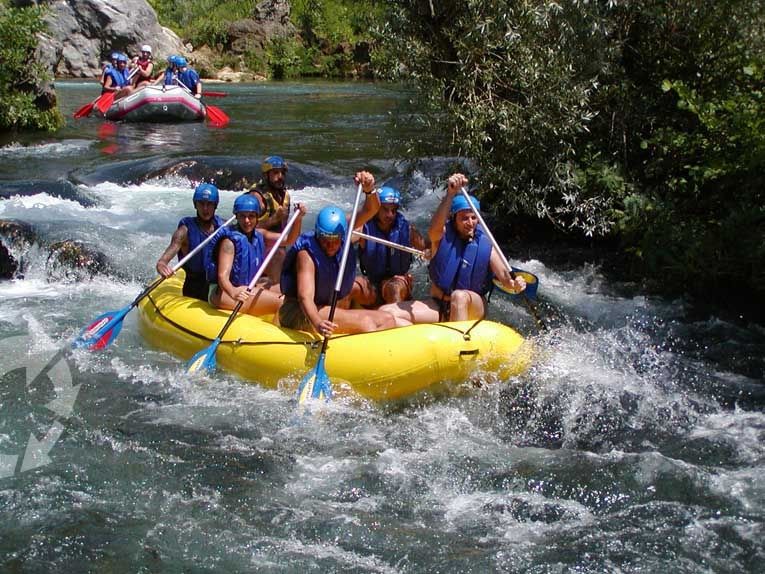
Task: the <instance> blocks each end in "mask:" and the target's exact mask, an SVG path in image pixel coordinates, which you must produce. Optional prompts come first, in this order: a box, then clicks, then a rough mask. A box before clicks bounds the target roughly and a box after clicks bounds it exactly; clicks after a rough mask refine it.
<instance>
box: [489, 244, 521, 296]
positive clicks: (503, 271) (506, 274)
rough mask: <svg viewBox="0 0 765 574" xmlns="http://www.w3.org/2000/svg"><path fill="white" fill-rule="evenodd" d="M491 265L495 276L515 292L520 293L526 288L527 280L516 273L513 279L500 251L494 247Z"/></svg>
mask: <svg viewBox="0 0 765 574" xmlns="http://www.w3.org/2000/svg"><path fill="white" fill-rule="evenodd" d="M489 267H490V268H491V272H492V273H493V274H494V276H495V277H496V278H497V279H499V280H500V282H501V283H502V285H503V286H504V287H506V288H507V289H509V290H510V291H513V292H514V293H520V292H521V291H523V290H524V289H525V288H526V281H524V279H523V277H521V276H520V275H516V276H515V279H513V277H512V275H510V271H509V269H508V268H507V267H505V263H504V262H503V261H502V257H501V256H500V254H499V252H498V251H497V250H496V249H494V248H493V247H492V249H491V258H490V259H489Z"/></svg>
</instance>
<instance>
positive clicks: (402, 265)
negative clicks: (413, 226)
mask: <svg viewBox="0 0 765 574" xmlns="http://www.w3.org/2000/svg"><path fill="white" fill-rule="evenodd" d="M363 231H364V233H366V234H367V235H371V236H373V237H379V238H381V239H387V240H388V241H392V242H393V243H398V244H399V245H405V246H407V247H409V246H410V242H409V231H410V226H409V222H408V221H407V220H406V218H405V217H404V216H403V215H401V214H400V213H397V214H396V220H395V222H394V223H393V227H392V228H391V230H390V232H389V233H385V232H384V231H382V230H381V229H380V228H379V227H378V225H377V220H375V219H371V220H370V221H368V222H366V223H365V224H364V230H363ZM359 263H360V264H361V271H362V273H364V275H367V276H368V277H369V279H370V280H371V281H372V283H379V282H380V281H382V280H383V279H387V278H388V277H393V276H394V275H403V274H404V273H406V272H407V271H409V267H410V266H411V265H412V255H411V254H410V253H406V252H404V251H401V250H400V249H394V248H393V247H387V246H385V245H383V244H382V243H377V242H376V241H370V240H369V239H366V240H365V245H364V247H363V248H361V249H359Z"/></svg>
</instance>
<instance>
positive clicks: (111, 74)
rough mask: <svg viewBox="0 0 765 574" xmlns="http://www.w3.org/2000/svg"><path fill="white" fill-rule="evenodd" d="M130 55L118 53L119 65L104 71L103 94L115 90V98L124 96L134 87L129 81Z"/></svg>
mask: <svg viewBox="0 0 765 574" xmlns="http://www.w3.org/2000/svg"><path fill="white" fill-rule="evenodd" d="M127 62H128V57H127V56H126V55H125V54H122V53H120V54H117V67H116V68H114V67H112V68H109V69H107V70H106V71H105V72H104V83H103V86H102V87H101V94H106V93H108V92H115V93H114V99H115V100H119V99H120V98H124V97H125V96H127V95H128V94H130V92H132V91H133V88H132V87H131V86H130V84H129V82H128V70H127Z"/></svg>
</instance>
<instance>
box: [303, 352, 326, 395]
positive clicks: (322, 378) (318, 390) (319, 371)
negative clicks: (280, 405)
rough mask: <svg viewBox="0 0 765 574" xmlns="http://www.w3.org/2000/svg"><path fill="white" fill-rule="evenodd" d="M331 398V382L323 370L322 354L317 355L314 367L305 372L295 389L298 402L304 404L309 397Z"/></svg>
mask: <svg viewBox="0 0 765 574" xmlns="http://www.w3.org/2000/svg"><path fill="white" fill-rule="evenodd" d="M330 398H332V384H331V382H330V380H329V377H328V376H327V372H326V371H325V370H324V354H323V353H322V354H321V355H319V360H318V361H317V362H316V367H314V368H313V369H312V370H310V371H308V373H306V375H305V377H303V380H302V381H300V386H298V390H297V400H298V404H299V405H302V404H305V402H306V401H308V400H309V399H313V400H315V399H320V400H325V401H328V400H329V399H330Z"/></svg>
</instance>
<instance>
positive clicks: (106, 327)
mask: <svg viewBox="0 0 765 574" xmlns="http://www.w3.org/2000/svg"><path fill="white" fill-rule="evenodd" d="M128 311H130V307H125V308H123V309H120V310H119V311H107V312H106V313H104V314H103V315H99V316H98V317H96V319H95V320H94V321H93V322H92V323H91V324H90V325H88V326H87V327H85V328H84V329H83V330H82V331H81V332H80V334H79V336H78V337H77V338H76V339H75V340H74V341H73V342H72V346H73V347H75V348H77V349H81V348H83V347H87V348H88V350H90V351H97V350H99V349H103V348H105V347H108V346H109V345H111V343H112V341H114V339H115V338H116V337H117V335H119V332H120V331H121V330H122V320H123V319H124V318H125V315H127V313H128Z"/></svg>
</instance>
